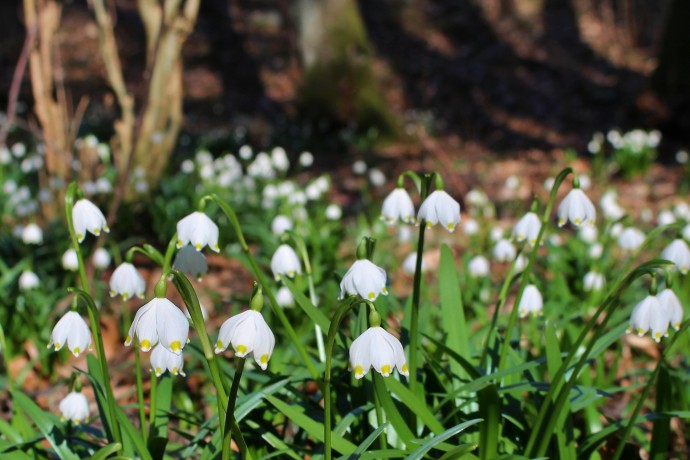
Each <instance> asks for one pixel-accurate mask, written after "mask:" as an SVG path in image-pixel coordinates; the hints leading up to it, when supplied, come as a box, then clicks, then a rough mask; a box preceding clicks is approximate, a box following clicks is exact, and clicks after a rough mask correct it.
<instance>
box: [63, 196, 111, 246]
mask: <svg viewBox="0 0 690 460" xmlns="http://www.w3.org/2000/svg"><path fill="white" fill-rule="evenodd" d="M72 223H73V224H74V231H75V233H76V234H77V240H78V241H79V242H80V243H81V242H82V241H84V238H85V237H86V232H87V231H89V232H90V233H92V234H93V235H96V236H98V235H100V234H101V231H104V232H106V233H108V232H110V229H109V228H108V224H107V223H106V221H105V216H104V215H103V213H102V212H101V210H100V209H98V207H97V206H96V205H95V204H93V203H92V202H90V201H89V200H86V199H81V200H78V201H77V202H76V203H74V207H73V208H72Z"/></svg>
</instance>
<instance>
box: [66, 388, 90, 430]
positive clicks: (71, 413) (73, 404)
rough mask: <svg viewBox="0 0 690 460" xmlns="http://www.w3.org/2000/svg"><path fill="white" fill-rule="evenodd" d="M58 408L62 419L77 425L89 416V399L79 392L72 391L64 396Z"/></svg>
mask: <svg viewBox="0 0 690 460" xmlns="http://www.w3.org/2000/svg"><path fill="white" fill-rule="evenodd" d="M59 408H60V412H61V413H62V418H63V419H64V420H69V421H71V422H72V423H75V424H77V425H78V424H80V423H81V422H83V421H84V420H86V419H87V418H89V401H88V400H87V399H86V396H84V395H83V394H82V393H81V392H78V391H73V392H71V393H70V394H68V395H67V396H65V398H64V399H63V400H62V401H60V406H59Z"/></svg>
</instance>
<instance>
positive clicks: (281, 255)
mask: <svg viewBox="0 0 690 460" xmlns="http://www.w3.org/2000/svg"><path fill="white" fill-rule="evenodd" d="M271 271H273V276H274V277H275V279H276V280H279V279H280V275H287V276H288V278H294V276H295V275H298V274H300V273H302V265H301V264H300V261H299V257H298V256H297V253H296V252H295V250H294V249H292V248H291V247H290V246H288V245H287V244H281V245H280V246H278V249H276V252H275V254H273V257H271Z"/></svg>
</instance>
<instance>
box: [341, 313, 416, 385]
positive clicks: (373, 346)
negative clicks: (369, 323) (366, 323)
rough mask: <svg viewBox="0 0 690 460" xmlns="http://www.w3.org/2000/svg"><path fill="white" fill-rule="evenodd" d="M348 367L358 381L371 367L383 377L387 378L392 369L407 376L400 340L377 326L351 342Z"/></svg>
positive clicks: (407, 371)
mask: <svg viewBox="0 0 690 460" xmlns="http://www.w3.org/2000/svg"><path fill="white" fill-rule="evenodd" d="M350 367H351V368H352V370H353V371H354V373H355V378H356V379H358V380H359V379H361V378H362V377H364V376H365V375H367V373H368V372H369V369H371V368H372V367H373V368H374V369H376V371H377V372H378V373H379V374H381V375H382V376H384V377H388V376H389V375H390V374H391V373H392V372H393V369H394V368H397V369H398V372H399V373H400V374H402V375H404V376H408V375H409V370H408V367H407V361H406V360H405V352H404V350H403V347H402V344H401V343H400V340H398V339H396V338H395V336H393V335H392V334H391V333H389V332H387V331H386V330H384V329H383V328H382V327H379V326H377V327H370V328H369V329H367V330H366V331H364V332H363V333H362V335H360V336H359V337H357V338H356V339H355V340H354V341H353V342H352V345H350Z"/></svg>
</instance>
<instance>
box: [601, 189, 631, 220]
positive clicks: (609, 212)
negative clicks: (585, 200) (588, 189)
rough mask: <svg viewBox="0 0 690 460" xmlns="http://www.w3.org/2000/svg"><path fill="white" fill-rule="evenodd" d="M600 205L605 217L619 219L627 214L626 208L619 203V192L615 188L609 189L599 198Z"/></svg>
mask: <svg viewBox="0 0 690 460" xmlns="http://www.w3.org/2000/svg"><path fill="white" fill-rule="evenodd" d="M599 206H601V211H602V212H603V214H604V217H605V218H606V219H608V220H614V221H615V220H618V219H620V218H621V217H623V216H624V215H625V209H623V207H621V205H620V204H618V194H617V193H616V192H615V190H607V191H606V192H605V193H604V194H603V195H602V197H601V200H599Z"/></svg>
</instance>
